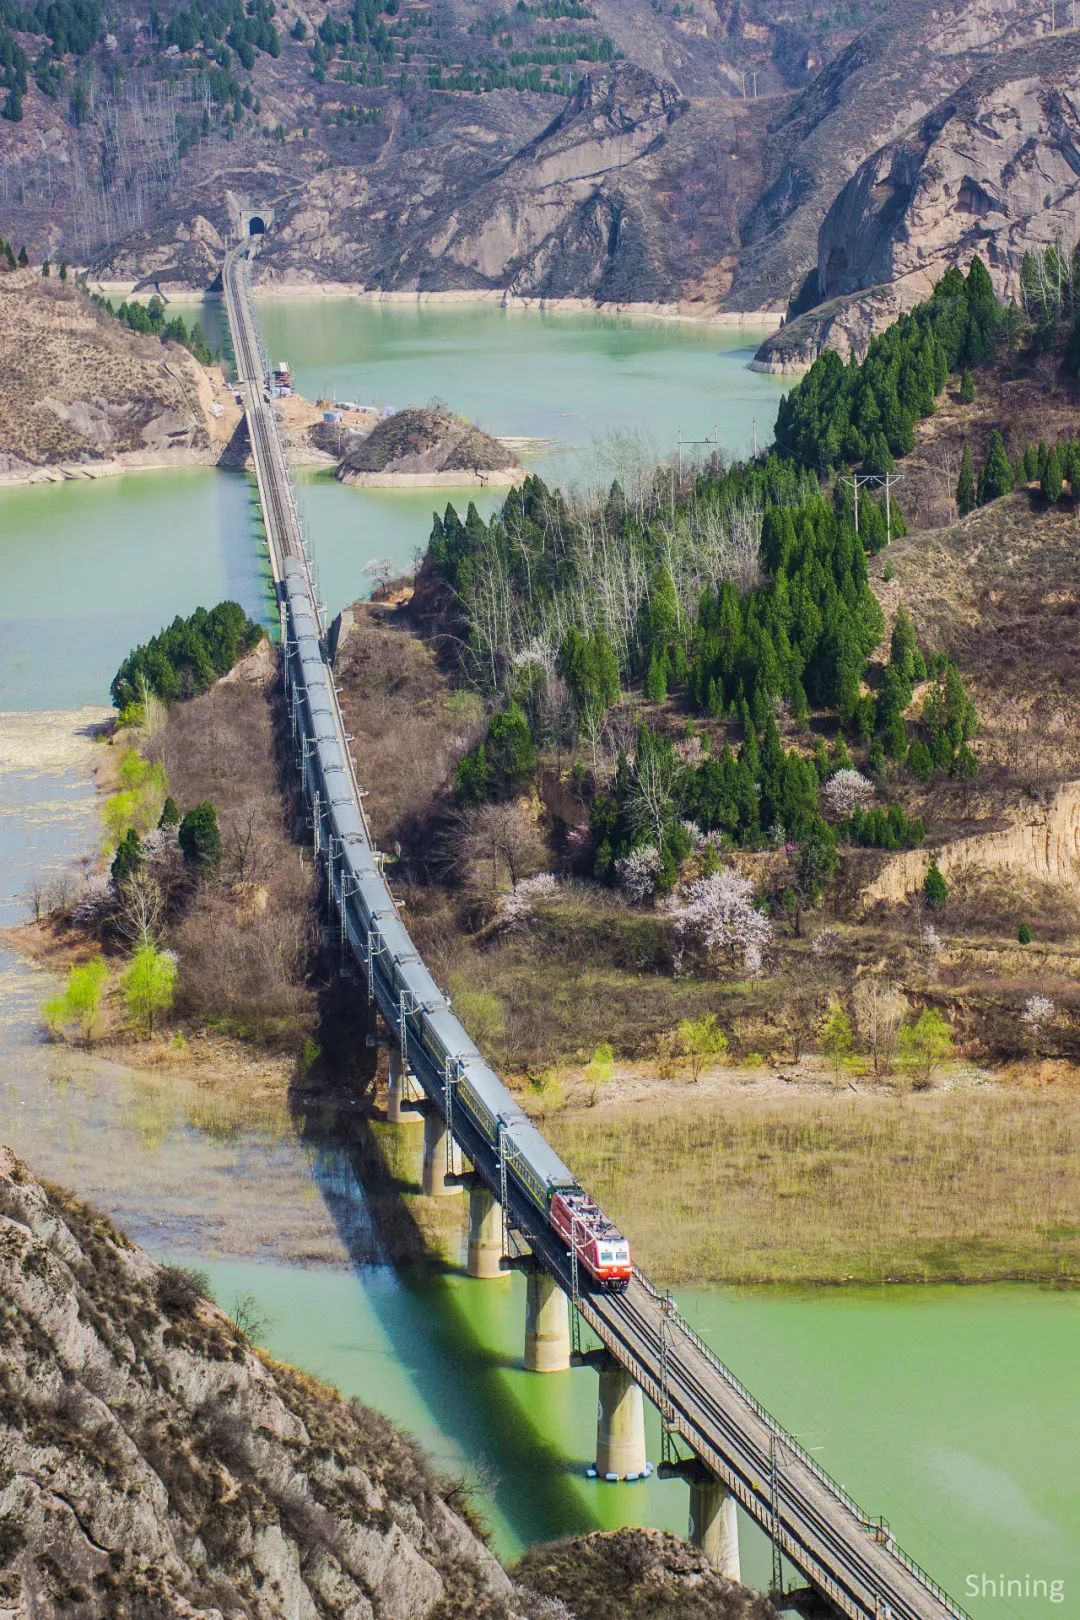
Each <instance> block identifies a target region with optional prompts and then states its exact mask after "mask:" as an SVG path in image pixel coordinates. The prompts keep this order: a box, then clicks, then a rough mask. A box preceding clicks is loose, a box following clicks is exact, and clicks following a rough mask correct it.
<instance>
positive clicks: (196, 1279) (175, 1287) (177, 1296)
mask: <svg viewBox="0 0 1080 1620" xmlns="http://www.w3.org/2000/svg"><path fill="white" fill-rule="evenodd" d="M154 1291H155V1293H156V1294H157V1302H158V1304H159V1305H160V1306H161V1309H162V1310H163V1311H165V1312H166V1313H167V1314H168V1315H169V1316H190V1315H191V1314H192V1313H193V1312H194V1311H195V1310H197V1309H198V1307H199V1305H200V1303H201V1302H202V1301H203V1300H209V1299H212V1298H213V1295H212V1294H211V1292H210V1279H209V1277H208V1276H207V1275H206V1273H205V1271H196V1270H194V1269H193V1268H192V1267H191V1266H162V1268H161V1270H160V1271H159V1272H158V1276H157V1285H156V1288H155V1290H154Z"/></svg>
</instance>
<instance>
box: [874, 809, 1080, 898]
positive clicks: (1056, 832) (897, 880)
mask: <svg viewBox="0 0 1080 1620" xmlns="http://www.w3.org/2000/svg"><path fill="white" fill-rule="evenodd" d="M933 854H934V856H935V857H936V859H937V863H938V866H939V867H940V868H941V871H942V872H943V873H944V875H945V876H946V877H950V878H951V877H953V876H955V875H958V874H960V873H962V872H973V873H979V874H982V873H987V872H1004V871H1015V872H1018V873H1021V874H1022V875H1023V876H1024V877H1026V878H1034V879H1036V880H1037V881H1038V882H1042V883H1050V884H1053V885H1054V886H1055V888H1057V889H1063V890H1066V891H1069V892H1074V893H1075V892H1080V782H1066V783H1065V784H1064V785H1063V786H1062V787H1060V788H1059V789H1058V790H1057V792H1056V793H1055V794H1054V797H1053V799H1052V800H1051V802H1050V804H1049V805H1048V806H1047V807H1046V808H1045V809H1039V810H1034V811H1032V810H1028V811H1024V810H1019V809H1018V810H1016V811H1014V812H1013V813H1012V814H1011V815H1010V817H1009V820H1008V825H1007V826H1005V827H1000V828H998V829H997V830H995V831H994V832H987V833H975V834H973V835H972V837H970V838H957V839H954V841H953V842H952V843H951V844H945V845H944V846H943V847H942V848H940V849H935V850H934V851H933ZM929 860H930V856H929V855H928V854H927V852H926V851H925V850H909V851H907V852H906V853H905V854H903V855H895V856H893V858H892V859H891V860H890V861H888V862H887V863H886V865H885V866H884V867H883V868H882V869H881V871H880V872H879V873H878V875H877V877H876V878H874V880H873V882H871V883H869V884H868V885H867V887H866V888H865V889H864V890H863V893H862V897H861V898H862V905H863V909H864V910H869V909H870V908H871V907H873V906H875V905H877V904H879V903H880V902H882V901H885V902H887V903H888V904H890V905H899V904H900V903H901V902H902V901H904V900H906V899H907V897H908V896H909V895H910V894H914V893H915V891H916V890H917V889H919V888H920V887H921V886H922V882H923V879H924V878H925V877H926V868H927V865H928V863H929Z"/></svg>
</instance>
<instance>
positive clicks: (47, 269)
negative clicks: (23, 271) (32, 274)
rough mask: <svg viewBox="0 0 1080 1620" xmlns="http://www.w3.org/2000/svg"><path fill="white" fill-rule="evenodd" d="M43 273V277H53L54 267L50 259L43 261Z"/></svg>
mask: <svg viewBox="0 0 1080 1620" xmlns="http://www.w3.org/2000/svg"><path fill="white" fill-rule="evenodd" d="M41 273H42V275H43V276H51V275H52V265H51V264H50V263H49V261H48V259H42V261H41Z"/></svg>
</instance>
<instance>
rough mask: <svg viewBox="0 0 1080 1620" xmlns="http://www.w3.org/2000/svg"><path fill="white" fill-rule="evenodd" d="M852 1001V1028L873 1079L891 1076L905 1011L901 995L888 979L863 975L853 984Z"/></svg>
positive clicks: (904, 1001) (903, 998) (905, 1003)
mask: <svg viewBox="0 0 1080 1620" xmlns="http://www.w3.org/2000/svg"><path fill="white" fill-rule="evenodd" d="M851 1000H852V1009H853V1011H854V1014H855V1028H856V1029H857V1030H858V1032H859V1034H860V1035H861V1036H862V1038H863V1040H864V1041H865V1042H866V1047H867V1051H868V1052H869V1053H870V1059H871V1062H872V1063H873V1065H874V1073H875V1075H879V1076H880V1075H886V1074H889V1073H891V1071H892V1066H893V1060H894V1058H895V1056H896V1043H897V1040H898V1038H899V1035H900V1026H901V1025H902V1024H903V1022H904V1019H905V1017H906V1016H907V1011H908V1004H907V1000H906V998H905V997H904V995H903V992H902V991H901V990H900V989H898V987H897V986H896V985H895V984H893V982H892V981H891V980H890V979H886V978H884V977H883V976H882V975H880V974H877V973H866V974H863V976H862V977H861V978H859V979H858V980H857V981H856V983H855V988H854V990H853V992H852V998H851Z"/></svg>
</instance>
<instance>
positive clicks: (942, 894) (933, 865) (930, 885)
mask: <svg viewBox="0 0 1080 1620" xmlns="http://www.w3.org/2000/svg"><path fill="white" fill-rule="evenodd" d="M923 894H924V895H925V896H926V903H927V905H928V906H930V907H931V908H932V909H933V910H934V911H939V910H940V909H941V907H942V906H943V905H944V904H945V902H946V900H948V898H949V885H948V884H947V883H946V882H945V879H944V877H943V876H942V875H941V868H940V867H939V866H938V863H937V861H936V860H932V861H931V862H930V865H929V866H928V867H927V869H926V877H925V878H924V879H923Z"/></svg>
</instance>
